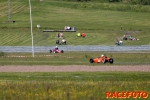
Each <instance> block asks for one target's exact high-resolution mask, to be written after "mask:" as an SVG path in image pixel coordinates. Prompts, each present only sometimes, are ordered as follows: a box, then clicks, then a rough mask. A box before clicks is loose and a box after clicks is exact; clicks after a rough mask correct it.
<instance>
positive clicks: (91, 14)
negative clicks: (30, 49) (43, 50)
mask: <svg viewBox="0 0 150 100" xmlns="http://www.w3.org/2000/svg"><path fill="white" fill-rule="evenodd" d="M31 3H32V19H33V34H34V45H35V46H43V45H44V46H49V45H55V41H56V38H55V36H56V32H51V33H50V32H48V33H43V32H42V31H43V30H46V29H52V30H59V29H64V26H66V25H70V26H75V27H76V30H77V32H75V33H64V36H65V38H66V40H67V44H68V45H114V43H115V42H116V38H118V39H121V37H122V36H123V35H124V34H125V33H127V32H129V33H130V34H129V35H132V36H133V37H135V38H139V39H140V40H139V41H124V45H149V43H150V42H149V32H150V28H149V25H150V22H149V16H150V13H149V12H145V11H134V10H132V9H129V10H122V11H120V10H117V9H121V7H122V6H120V5H123V6H124V7H125V8H127V7H128V8H130V6H132V7H133V8H134V7H135V8H136V6H135V5H134V6H133V5H128V4H111V3H96V2H89V3H86V2H83V3H79V2H63V1H47V0H46V1H43V2H38V1H35V0H34V1H32V2H31ZM95 4H96V5H97V6H94V5H95ZM0 5H1V8H0V9H1V10H0V20H1V21H2V22H1V24H0V28H1V31H0V45H1V46H31V32H30V18H29V5H28V1H11V20H15V21H16V22H15V23H13V24H12V23H5V22H4V21H6V20H7V13H8V8H7V2H6V1H5V2H4V1H1V2H0ZM83 6H85V7H83ZM105 6H106V7H110V8H111V7H112V8H113V7H114V8H116V7H118V8H117V9H112V8H111V9H106V8H105ZM94 7H103V8H94ZM142 7H143V8H144V7H147V9H150V7H149V6H140V8H138V7H137V8H138V9H142ZM104 8H105V9H104ZM37 24H40V26H41V27H40V29H37V28H36V26H37ZM121 26H122V27H123V28H122V30H121ZM78 32H80V33H81V32H85V33H86V35H87V38H86V39H83V38H77V37H76V34H77V33H78ZM60 40H61V39H60Z"/></svg>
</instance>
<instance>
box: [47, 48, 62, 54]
mask: <svg viewBox="0 0 150 100" xmlns="http://www.w3.org/2000/svg"><path fill="white" fill-rule="evenodd" d="M49 51H50V53H64V51H63V50H55V48H52V49H51V50H49Z"/></svg>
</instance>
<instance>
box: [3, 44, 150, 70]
mask: <svg viewBox="0 0 150 100" xmlns="http://www.w3.org/2000/svg"><path fill="white" fill-rule="evenodd" d="M53 47H54V46H39V47H38V46H35V47H34V52H49V50H50V49H51V48H53ZM59 49H60V50H64V51H112V52H116V51H126V52H127V51H129V52H141V51H150V46H149V45H146V46H101V45H91V46H90V45H88V46H86V45H84V46H73V45H65V46H59ZM0 51H3V52H32V47H31V46H0ZM79 71H86V72H92V71H103V72H105V71H127V72H129V71H138V72H150V65H137V66H129V65H128V66H114V65H112V66H102V65H101V66H80V65H78V66H77V65H70V66H69V65H68V66H0V72H79Z"/></svg>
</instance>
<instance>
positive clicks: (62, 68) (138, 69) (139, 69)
mask: <svg viewBox="0 0 150 100" xmlns="http://www.w3.org/2000/svg"><path fill="white" fill-rule="evenodd" d="M96 71H100V72H108V71H122V72H131V71H132V72H134V71H135V72H150V65H138V66H130V65H128V66H114V65H112V66H80V65H70V66H69V65H68V66H0V72H96Z"/></svg>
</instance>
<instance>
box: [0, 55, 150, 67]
mask: <svg viewBox="0 0 150 100" xmlns="http://www.w3.org/2000/svg"><path fill="white" fill-rule="evenodd" d="M101 54H105V55H106V56H108V57H111V58H113V59H114V64H113V65H149V64H150V62H149V61H150V53H149V52H143V53H142V52H141V53H140V52H129V53H125V52H66V53H64V54H50V53H36V54H35V57H34V58H33V57H32V56H31V54H30V53H24V54H23V53H6V54H5V56H3V57H0V65H56V66H59V65H91V66H93V65H95V66H100V65H104V64H91V63H90V62H89V59H90V58H96V57H99V56H101ZM105 65H112V64H110V63H106V64H105Z"/></svg>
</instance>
